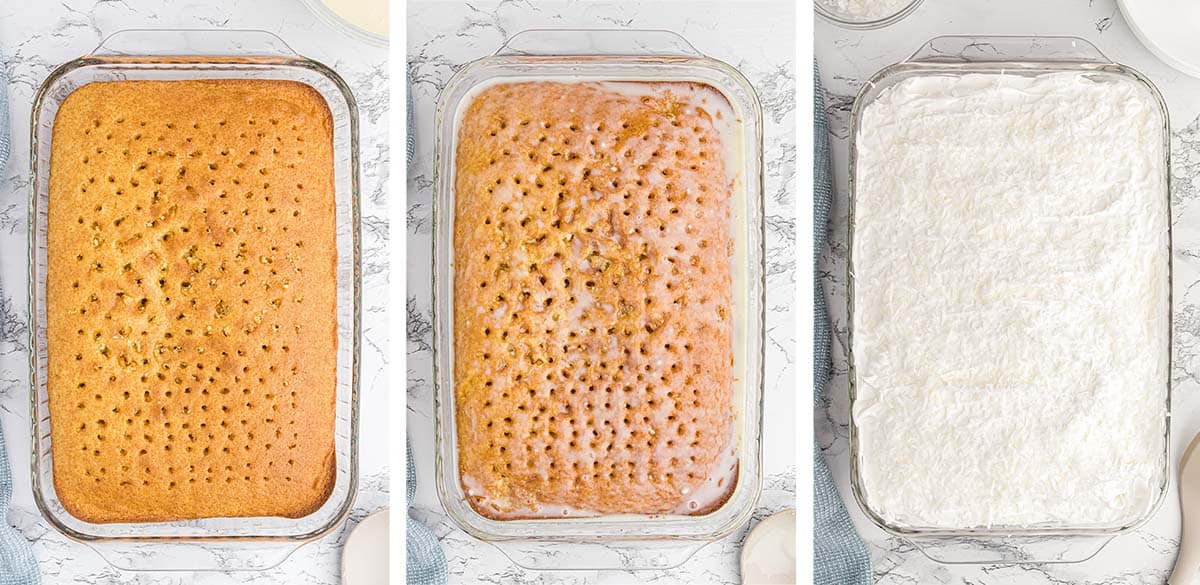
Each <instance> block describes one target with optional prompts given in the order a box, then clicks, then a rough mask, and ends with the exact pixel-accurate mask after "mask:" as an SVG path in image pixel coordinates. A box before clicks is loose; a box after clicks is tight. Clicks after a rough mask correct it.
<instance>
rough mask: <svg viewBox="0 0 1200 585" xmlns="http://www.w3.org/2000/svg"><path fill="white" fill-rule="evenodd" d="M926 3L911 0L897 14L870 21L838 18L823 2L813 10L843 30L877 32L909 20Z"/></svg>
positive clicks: (817, 2) (818, 3) (921, 0)
mask: <svg viewBox="0 0 1200 585" xmlns="http://www.w3.org/2000/svg"><path fill="white" fill-rule="evenodd" d="M924 1H925V0H911V1H910V2H909V3H908V4H906V5H905V6H904V7H903V8H901V9H900V10H897V11H896V12H893V13H891V14H888V15H887V16H883V17H880V18H873V19H870V20H851V19H849V18H845V17H842V16H838V15H837V13H835V12H833V11H832V10H829V9H828V8H826V7H825V6H824V5H823V4H821V0H816V1H815V2H813V10H814V11H815V12H816V13H817V16H820V17H821V18H824V19H825V20H827V21H829V22H831V23H833V24H834V25H836V26H840V27H842V28H846V29H850V30H860V31H862V30H876V29H881V28H884V27H887V26H891V25H893V24H896V23H897V22H900V21H901V20H904V19H905V18H908V17H909V15H911V14H912V13H913V12H916V11H917V8H920V6H921V3H922V2H924Z"/></svg>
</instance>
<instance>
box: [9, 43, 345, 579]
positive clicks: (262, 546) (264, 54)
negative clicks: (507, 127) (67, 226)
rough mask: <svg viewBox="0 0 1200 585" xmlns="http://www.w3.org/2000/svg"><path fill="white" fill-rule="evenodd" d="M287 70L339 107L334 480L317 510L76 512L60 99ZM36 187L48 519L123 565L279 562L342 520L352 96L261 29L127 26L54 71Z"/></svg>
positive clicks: (41, 106) (35, 281)
mask: <svg viewBox="0 0 1200 585" xmlns="http://www.w3.org/2000/svg"><path fill="white" fill-rule="evenodd" d="M233 78H238V79H284V80H292V81H298V82H302V83H305V84H307V85H309V86H311V87H313V88H314V89H315V90H316V91H317V92H319V93H320V94H321V96H322V97H324V99H325V101H326V103H327V104H328V106H329V109H330V111H331V113H332V115H333V122H334V130H333V146H334V166H335V169H334V185H335V192H336V194H335V197H336V202H337V211H336V224H337V226H336V229H337V236H336V238H337V240H336V241H337V249H338V258H337V332H338V349H337V390H336V392H337V396H336V406H335V408H336V410H337V412H336V423H335V431H334V432H335V452H336V479H335V483H334V487H333V491H332V493H331V495H330V496H329V499H328V500H326V502H325V504H324V505H323V506H321V508H320V509H318V510H317V511H316V512H313V513H312V514H310V515H308V516H305V517H303V518H298V519H288V518H265V517H258V518H212V519H202V520H192V521H185V522H152V523H137V524H92V523H88V522H84V521H82V520H79V519H78V518H75V517H74V516H72V515H71V514H70V513H68V512H67V511H66V510H65V509H64V508H63V505H62V503H61V502H60V501H59V500H58V497H57V495H56V494H55V490H54V481H53V467H54V449H53V445H52V444H51V438H50V418H49V410H48V403H47V400H48V397H47V392H46V367H47V365H46V363H47V362H46V306H45V300H46V290H45V287H46V264H47V246H46V231H47V223H46V222H47V213H46V211H47V203H48V198H49V173H50V152H51V144H50V142H51V139H52V136H53V130H54V119H55V115H56V113H57V112H58V108H59V106H60V105H61V104H62V102H63V100H65V99H66V97H67V96H68V95H70V94H71V92H73V91H75V90H76V89H78V88H80V87H82V86H83V85H86V84H88V83H92V82H97V81H116V80H134V79H158V80H173V79H174V80H177V79H233ZM31 122H32V129H31V133H32V136H31V141H30V142H31V145H32V152H31V153H30V160H31V161H32V162H31V164H32V177H33V186H32V189H31V190H30V205H29V224H30V225H29V271H30V273H29V311H30V315H29V319H30V323H32V326H31V328H30V337H31V339H30V347H31V348H32V350H31V352H30V362H29V365H30V383H31V387H30V401H31V412H32V417H31V419H32V428H31V431H32V434H33V436H32V442H33V457H32V479H33V493H34V498H35V499H36V500H37V504H38V507H39V508H40V509H41V511H42V515H43V516H45V518H46V520H47V522H49V523H50V524H51V525H52V526H54V527H55V528H56V529H58V530H59V531H61V532H63V533H64V534H66V535H67V536H69V537H71V538H73V539H75V540H79V541H81V542H84V543H86V544H88V545H90V546H92V547H93V548H95V549H96V550H97V551H98V552H99V553H100V554H101V555H102V556H103V557H104V558H105V559H106V560H107V561H108V562H109V563H110V564H112V565H113V566H115V567H117V568H120V569H124V570H139V571H153V570H170V571H180V570H223V571H228V570H245V569H264V568H269V567H272V566H274V565H277V564H279V563H280V562H282V561H283V560H284V559H285V558H287V556H288V555H289V554H291V552H293V551H294V550H295V549H296V548H298V547H299V546H301V545H302V544H304V543H305V542H309V541H311V540H314V539H316V538H319V537H320V536H322V535H324V534H326V533H328V532H329V531H330V530H332V529H334V528H335V527H337V526H338V525H339V524H341V522H342V521H343V520H344V519H345V518H346V515H347V514H348V513H349V511H350V508H351V505H352V504H353V502H354V497H355V494H356V492H357V491H358V490H357V486H358V359H359V357H358V356H359V335H360V326H359V243H358V229H359V212H358V114H357V109H356V105H355V102H354V98H353V96H352V95H351V94H350V90H349V89H348V88H347V87H346V85H345V83H344V82H343V81H342V80H341V78H340V77H338V76H337V74H336V73H334V72H333V71H332V70H330V69H328V68H327V67H325V66H324V65H321V64H319V63H316V62H315V61H311V60H308V59H305V58H303V57H300V56H298V55H296V54H295V53H294V52H292V50H291V49H290V48H288V46H287V45H286V44H284V42H283V41H282V40H280V39H279V38H278V37H276V36H274V35H272V34H270V33H266V32H261V31H232V30H222V31H203V30H154V31H150V30H129V31H122V32H118V33H116V34H113V35H112V36H110V37H108V38H107V39H105V40H104V41H103V42H102V43H101V44H100V46H99V47H97V48H96V50H95V51H93V52H92V54H90V55H87V56H84V57H81V58H79V59H76V60H74V61H71V62H69V63H66V64H64V65H62V66H61V67H59V68H58V69H56V70H54V72H53V73H51V74H50V76H49V77H48V78H47V79H46V81H45V82H44V83H43V84H42V86H41V88H40V89H39V90H38V92H37V95H36V96H35V98H34V104H33V112H32V121H31Z"/></svg>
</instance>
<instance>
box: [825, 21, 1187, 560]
mask: <svg viewBox="0 0 1200 585" xmlns="http://www.w3.org/2000/svg"><path fill="white" fill-rule="evenodd" d="M943 39H947V40H968V39H985V40H998V41H1016V40H1034V41H1046V40H1048V41H1066V42H1071V43H1080V44H1082V45H1083V46H1084V48H1085V49H1089V50H1091V51H1094V52H1095V53H1096V55H1098V56H1099V59H1096V58H1093V59H1088V58H1085V57H1075V58H1026V59H1018V58H1014V59H1006V58H1003V57H1001V58H998V59H994V60H993V59H988V60H971V59H966V58H963V59H959V60H943V59H936V58H934V59H930V58H922V57H920V56H919V55H920V53H921V50H924V49H925V48H927V47H931V46H932V44H933V43H934V42H936V41H938V40H943ZM921 50H918V51H917V52H916V53H914V54H913V55H912V56H910V57H908V58H906V59H905V60H903V61H900V62H898V63H894V64H892V65H888V66H886V67H884V68H883V69H881V70H879V71H877V72H876V73H875V74H874V75H872V76H871V77H870V78H869V79H868V81H867V82H866V83H864V84H863V86H862V88H861V89H860V90H859V92H858V94H857V96H856V98H855V101H854V105H853V107H852V109H851V112H850V127H849V128H850V130H849V138H848V147H849V151H848V163H849V168H848V175H849V176H848V202H847V203H848V208H847V260H846V278H847V280H846V282H847V293H846V295H847V317H848V318H847V345H846V356H847V367H848V383H849V395H850V406H849V411H850V412H849V433H850V437H849V443H850V484H851V491H852V492H853V494H854V499H855V501H856V503H857V504H858V507H859V509H860V510H862V512H863V514H864V515H865V516H867V517H868V518H870V520H871V521H872V522H873V523H874V524H875V525H876V526H878V527H879V528H881V529H883V530H884V531H886V532H888V533H890V534H893V535H896V536H901V537H907V538H919V537H995V536H1012V537H1047V536H1106V537H1113V536H1117V535H1120V534H1124V533H1126V532H1129V531H1131V530H1134V529H1136V528H1137V527H1139V526H1141V525H1143V524H1145V523H1146V522H1147V521H1149V520H1150V518H1152V517H1153V516H1154V514H1155V512H1157V511H1158V509H1159V508H1160V507H1161V506H1162V503H1163V501H1164V500H1165V499H1166V494H1167V491H1168V487H1169V485H1170V481H1171V473H1170V468H1171V463H1170V450H1171V441H1170V438H1171V396H1172V383H1171V368H1172V365H1173V362H1174V355H1173V348H1174V330H1173V328H1172V327H1171V326H1170V325H1169V324H1170V323H1171V322H1172V319H1173V315H1174V307H1173V294H1174V291H1173V290H1171V287H1170V283H1172V282H1173V281H1174V278H1173V276H1174V272H1173V271H1174V261H1173V258H1172V257H1171V252H1170V247H1171V246H1172V245H1173V231H1174V228H1173V226H1172V225H1171V221H1170V217H1171V215H1170V214H1171V192H1172V188H1171V182H1170V174H1171V164H1170V163H1171V149H1170V141H1171V132H1170V117H1169V110H1168V108H1167V104H1166V101H1165V100H1164V99H1163V96H1162V93H1161V92H1160V91H1159V89H1158V87H1157V86H1156V85H1155V84H1154V83H1153V81H1151V80H1150V79H1149V78H1147V77H1146V76H1145V75H1143V74H1142V73H1141V72H1139V71H1137V70H1136V69H1133V68H1131V67H1128V66H1126V65H1122V64H1120V63H1116V62H1115V61H1112V60H1110V59H1108V57H1106V56H1105V55H1104V54H1103V53H1101V52H1100V51H1099V49H1097V48H1096V47H1095V45H1093V44H1092V43H1091V42H1089V41H1087V40H1086V39H1083V38H1080V37H1075V36H1055V35H1044V36H1021V35H942V36H937V37H934V38H932V39H930V40H929V41H927V42H926V43H925V44H923V45H922V49H921ZM1060 72H1061V73H1069V72H1079V73H1089V72H1090V73H1106V74H1112V75H1116V76H1120V77H1125V78H1127V79H1131V80H1132V81H1134V82H1135V83H1138V84H1140V85H1141V86H1142V87H1144V88H1145V89H1146V90H1147V91H1148V92H1149V93H1150V95H1151V96H1152V97H1153V98H1154V100H1155V103H1156V104H1157V107H1158V110H1159V114H1160V115H1161V116H1162V133H1163V141H1164V142H1163V151H1164V164H1163V171H1162V172H1163V174H1164V190H1163V196H1164V198H1165V200H1166V205H1167V218H1168V220H1167V243H1168V250H1167V253H1166V258H1167V281H1168V293H1167V323H1168V328H1167V329H1168V331H1167V348H1166V352H1167V375H1166V381H1165V383H1166V392H1165V405H1164V417H1163V419H1164V429H1163V433H1164V441H1163V443H1164V447H1163V452H1162V457H1161V458H1160V459H1161V462H1162V473H1161V475H1162V479H1161V481H1160V482H1159V485H1158V486H1157V495H1156V496H1155V498H1154V501H1153V502H1152V503H1151V504H1150V505H1149V506H1147V508H1146V510H1145V511H1144V512H1143V513H1142V514H1141V515H1140V516H1139V517H1138V518H1136V519H1134V520H1133V521H1129V522H1122V523H1120V524H1118V525H1116V526H1071V525H1065V524H1063V525H1048V524H1047V525H995V526H975V527H952V528H945V527H940V528H930V527H914V526H904V525H900V524H897V523H893V522H889V521H888V520H886V519H884V518H883V517H882V516H881V515H880V514H878V513H877V512H876V511H875V510H874V509H872V508H871V506H870V501H869V498H868V497H867V496H868V494H867V493H866V490H865V488H864V486H863V485H862V478H861V469H860V467H861V462H860V461H859V458H860V455H861V452H860V445H859V443H858V427H857V424H856V421H855V417H854V403H855V401H856V399H857V375H856V369H855V366H854V350H853V337H854V321H853V315H854V285H855V278H854V260H853V249H854V246H853V242H854V228H855V221H854V207H855V200H856V196H857V193H856V190H855V183H856V177H855V171H856V164H855V163H856V161H857V151H856V141H857V136H858V132H859V128H860V123H861V118H862V111H863V109H864V107H865V106H866V105H867V104H868V103H870V102H871V101H872V100H873V99H874V98H875V97H877V95H878V91H880V90H882V89H883V88H885V87H886V86H888V85H890V84H891V83H894V82H896V81H899V80H900V78H903V77H906V76H908V75H965V74H969V73H1003V74H1012V75H1030V74H1035V75H1037V74H1048V73H1060ZM1093 556H1094V554H1093ZM1089 558H1090V557H1089ZM989 562H997V561H989ZM1070 562H1075V561H1070Z"/></svg>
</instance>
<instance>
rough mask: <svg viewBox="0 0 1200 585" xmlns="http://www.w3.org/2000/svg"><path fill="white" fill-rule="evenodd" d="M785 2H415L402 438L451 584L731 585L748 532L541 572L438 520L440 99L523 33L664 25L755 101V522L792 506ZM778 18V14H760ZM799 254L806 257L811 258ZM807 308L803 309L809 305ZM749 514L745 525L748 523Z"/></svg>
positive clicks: (417, 505) (790, 58) (789, 41)
mask: <svg viewBox="0 0 1200 585" xmlns="http://www.w3.org/2000/svg"><path fill="white" fill-rule="evenodd" d="M790 4H791V3H790V2H776V3H773V4H770V3H758V4H752V3H737V4H736V5H735V3H730V2H689V3H687V5H686V6H687V10H681V9H680V7H681V6H683V5H682V4H679V3H677V2H658V3H656V2H637V3H634V2H626V3H611V2H553V3H551V2H526V1H508V2H499V3H497V2H470V3H466V2H410V3H409V7H408V11H409V12H408V14H409V17H408V72H409V75H410V76H411V78H412V80H413V88H412V99H413V100H414V102H415V107H416V110H415V115H416V128H415V138H416V156H415V159H414V161H413V164H412V166H411V168H410V170H409V176H408V190H409V194H408V234H407V237H408V250H409V263H408V295H409V296H408V433H409V438H410V441H411V444H412V447H413V452H414V453H415V454H416V463H417V477H418V489H417V497H416V500H415V502H414V509H413V512H412V513H413V515H414V516H415V517H416V518H418V519H419V520H421V521H422V522H424V523H425V524H426V525H428V526H430V527H431V528H432V529H433V530H434V532H435V533H436V534H437V535H438V537H439V538H440V539H441V542H442V546H443V548H444V549H445V552H446V556H447V560H448V563H449V568H450V576H451V578H450V580H451V582H452V583H551V582H568V583H629V582H633V581H636V580H638V579H641V580H645V581H647V582H649V581H653V582H655V583H736V582H738V568H737V558H738V552H739V550H740V544H741V541H742V539H743V538H744V536H745V534H746V530H745V529H742V530H739V531H738V532H736V533H734V534H733V535H732V536H730V537H728V538H726V539H724V540H722V541H719V542H717V543H714V544H711V545H709V546H707V547H706V548H704V549H702V550H701V551H700V552H699V553H697V554H696V555H695V556H694V557H693V558H692V559H691V560H690V561H688V562H687V563H685V564H684V565H683V566H681V567H679V568H677V569H674V570H671V571H652V572H645V573H637V574H632V573H626V572H619V571H604V572H595V571H593V572H584V573H537V572H525V571H522V570H521V569H519V568H517V567H516V566H515V565H514V564H513V563H512V562H510V561H509V559H508V558H506V557H505V556H504V554H503V553H501V552H500V551H499V550H497V549H496V548H494V547H492V546H491V545H489V544H486V543H484V542H481V541H479V540H476V539H474V538H472V537H470V536H468V535H467V534H466V533H464V532H463V531H461V530H459V529H458V528H457V527H456V526H455V525H454V524H453V523H452V522H451V521H450V520H449V519H448V518H447V517H446V515H445V513H444V512H443V510H442V506H441V504H440V502H439V501H438V497H437V494H436V491H435V487H434V482H433V466H434V457H433V453H434V433H433V384H432V382H431V378H432V365H431V359H432V355H431V347H430V346H431V343H432V336H431V331H430V329H431V319H432V313H431V309H430V301H431V292H430V291H431V275H430V272H429V266H430V264H431V260H430V256H429V254H430V247H431V237H432V235H431V229H432V208H431V200H432V185H433V144H434V116H433V112H434V105H435V102H436V99H437V95H438V92H439V90H440V89H441V88H442V87H443V86H444V85H445V84H446V82H447V81H448V80H449V79H450V77H451V76H452V75H453V74H454V72H455V71H457V70H458V69H459V68H460V67H462V66H463V65H465V64H466V63H468V62H470V61H472V60H475V59H478V58H480V57H483V56H486V55H488V54H491V53H493V52H495V50H496V49H497V48H499V47H500V45H501V44H502V43H503V42H504V40H505V39H506V38H508V37H510V36H512V35H513V34H515V33H517V32H520V31H522V30H524V29H528V28H571V27H575V28H613V27H618V28H634V29H637V28H641V29H647V28H658V29H667V30H673V31H676V32H678V33H681V34H682V35H683V36H684V37H686V38H687V39H688V40H689V41H691V43H692V44H694V45H695V46H696V47H697V48H698V49H699V50H700V51H701V52H703V53H706V54H708V55H710V56H712V57H715V58H717V59H720V60H723V61H726V62H728V63H730V64H732V65H733V66H735V67H737V68H738V69H740V70H741V71H742V72H743V73H744V74H745V75H746V77H748V78H749V79H750V81H751V83H752V84H753V85H754V86H755V88H756V89H757V91H758V93H759V97H760V99H761V100H762V105H763V116H764V122H765V124H766V131H765V151H766V155H765V172H766V185H765V187H766V215H767V247H768V253H767V273H768V276H767V343H766V345H767V350H766V351H767V355H766V389H765V392H766V397H765V402H766V420H765V422H764V424H765V426H764V432H763V436H764V444H765V448H764V454H763V464H764V472H765V474H766V477H765V484H764V490H763V495H762V498H761V499H760V501H759V509H758V510H756V512H755V520H754V521H753V522H757V520H758V519H761V518H762V517H764V516H766V515H767V514H769V513H771V512H774V511H778V510H781V509H785V508H790V507H792V506H793V505H794V504H793V502H794V498H795V471H796V452H795V441H794V432H795V430H794V428H795V426H794V423H793V420H792V413H793V412H794V411H793V408H794V407H795V398H796V397H795V392H796V388H795V387H794V385H793V384H792V383H791V382H792V380H794V379H795V370H794V366H793V355H794V351H795V340H794V339H793V326H792V323H793V322H792V319H793V315H794V312H793V308H792V306H791V299H792V287H793V286H794V285H795V278H794V269H795V265H796V255H797V253H796V250H795V248H794V239H795V233H794V232H795V229H794V228H795V222H794V219H793V217H794V216H793V213H792V204H793V194H794V189H795V184H794V174H795V157H796V155H795V152H796V151H795V143H794V141H795V124H796V119H795V111H794V109H795V104H794V102H795V82H796V78H795V63H794V42H795V41H794V39H795V31H794V25H793V22H794V18H793V13H792V12H791V7H790ZM772 13H775V14H777V15H778V17H767V16H766V15H768V14H772ZM806 254H807V253H802V254H801V257H807V256H806ZM800 313H801V314H805V313H804V312H803V311H801V312H800ZM753 522H752V523H753Z"/></svg>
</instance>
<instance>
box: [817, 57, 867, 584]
mask: <svg viewBox="0 0 1200 585" xmlns="http://www.w3.org/2000/svg"><path fill="white" fill-rule="evenodd" d="M813 159H814V160H813V235H814V237H815V240H816V241H815V242H814V243H813V300H814V301H815V303H814V304H815V310H814V315H813V334H814V338H813V351H814V352H815V353H814V355H813V397H814V402H815V404H816V405H818V406H819V405H820V404H821V402H822V400H821V395H822V393H823V392H824V391H825V383H826V382H828V381H829V368H830V364H829V350H830V345H831V343H832V340H831V338H830V331H829V315H828V313H827V312H826V307H825V293H824V291H823V290H822V288H821V276H820V272H819V271H818V270H817V262H818V259H819V258H820V255H821V248H822V247H824V245H825V236H826V233H827V232H828V229H829V226H828V221H829V207H830V205H831V203H832V200H833V184H832V180H831V177H830V170H829V164H830V159H829V126H828V122H827V121H826V119H825V96H824V92H823V90H822V89H821V76H820V73H819V72H818V70H817V68H816V64H815V63H814V64H813ZM813 492H814V493H813V524H814V526H813V578H814V582H815V583H816V585H870V583H871V580H872V575H871V556H870V554H869V553H868V552H867V546H866V544H864V543H863V541H862V538H860V537H859V536H858V532H856V531H855V530H854V524H853V523H852V522H851V521H850V516H849V514H847V513H846V505H845V503H844V502H842V498H841V496H839V495H838V491H837V487H836V486H835V485H834V482H833V475H832V474H831V473H830V472H829V468H828V467H826V466H825V461H824V459H822V458H821V448H820V447H818V446H816V443H815V442H814V444H813Z"/></svg>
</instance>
